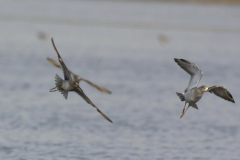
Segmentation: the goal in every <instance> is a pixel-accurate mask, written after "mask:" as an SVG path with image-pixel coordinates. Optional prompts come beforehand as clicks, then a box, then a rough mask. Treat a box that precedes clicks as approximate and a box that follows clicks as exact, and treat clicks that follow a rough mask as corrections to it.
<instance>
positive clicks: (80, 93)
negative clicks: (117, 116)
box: [75, 87, 113, 123]
mask: <svg viewBox="0 0 240 160" xmlns="http://www.w3.org/2000/svg"><path fill="white" fill-rule="evenodd" d="M75 92H76V93H77V94H78V95H80V96H81V97H82V98H83V99H84V100H85V101H86V102H87V103H89V104H91V105H92V106H93V107H94V108H95V109H96V110H97V111H98V112H99V113H100V114H101V115H102V116H103V117H104V118H105V119H106V120H108V121H109V122H111V123H113V122H112V120H111V119H110V118H108V117H107V116H106V115H105V114H104V113H102V112H101V111H100V110H99V109H98V108H97V107H96V106H95V105H94V104H93V103H92V101H91V100H90V99H89V98H88V97H87V96H86V95H85V93H84V92H83V90H82V89H81V88H80V87H78V88H77V89H76V90H75Z"/></svg>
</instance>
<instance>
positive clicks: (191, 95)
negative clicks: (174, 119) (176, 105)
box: [174, 58, 235, 118]
mask: <svg viewBox="0 0 240 160" xmlns="http://www.w3.org/2000/svg"><path fill="white" fill-rule="evenodd" d="M174 60H175V62H176V63H177V64H178V65H179V66H180V67H181V68H182V69H184V70H185V71H186V72H187V73H189V74H190V75H191V79H190V81H189V84H188V87H187V88H186V89H185V91H184V93H178V92H177V95H178V96H179V98H180V99H181V100H182V101H185V106H186V104H187V103H188V107H187V109H188V108H189V107H190V106H192V107H193V108H196V109H198V107H197V104H196V103H197V102H198V101H199V100H200V99H201V98H202V96H203V94H204V93H205V92H210V93H214V94H215V95H217V96H219V97H221V98H223V99H225V100H228V101H231V102H233V103H235V101H234V99H233V97H232V95H231V93H230V92H228V90H227V89H226V88H224V87H222V86H212V87H209V88H208V87H207V86H205V85H202V86H201V87H197V86H198V83H199V82H200V80H201V78H202V76H203V72H202V70H201V69H200V68H199V67H198V66H197V65H196V64H194V63H191V62H189V61H187V60H185V59H177V58H174ZM185 106H184V108H183V113H182V115H181V117H180V118H182V116H183V115H184V114H185V113H186V111H187V109H186V110H185Z"/></svg>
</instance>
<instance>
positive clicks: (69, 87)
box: [62, 81, 74, 91]
mask: <svg viewBox="0 0 240 160" xmlns="http://www.w3.org/2000/svg"><path fill="white" fill-rule="evenodd" d="M62 89H64V90H65V91H72V90H73V89H74V87H73V86H72V85H71V82H69V81H63V83H62Z"/></svg>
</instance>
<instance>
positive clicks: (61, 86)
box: [50, 38, 112, 123]
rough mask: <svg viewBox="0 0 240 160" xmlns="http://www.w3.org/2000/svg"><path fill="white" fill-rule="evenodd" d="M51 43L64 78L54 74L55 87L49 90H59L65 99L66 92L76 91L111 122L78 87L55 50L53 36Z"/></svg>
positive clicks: (77, 83)
mask: <svg viewBox="0 0 240 160" xmlns="http://www.w3.org/2000/svg"><path fill="white" fill-rule="evenodd" d="M52 44H53V47H54V49H55V51H56V53H57V55H58V60H59V63H60V65H61V67H62V70H63V74H64V79H62V78H61V77H59V76H58V75H56V77H55V82H56V83H55V84H56V87H54V88H52V89H51V90H50V92H55V91H59V92H61V93H62V94H63V96H64V97H65V98H66V99H67V97H68V92H71V91H74V92H75V93H77V94H78V95H80V96H81V97H82V98H83V99H84V100H85V101H86V102H87V103H89V104H90V105H92V106H93V107H94V108H95V109H96V110H97V111H98V112H99V113H100V114H101V115H102V116H103V117H104V118H105V119H106V120H108V121H109V122H111V123H112V121H111V120H110V119H109V118H108V117H107V116H106V115H105V114H103V113H102V112H101V111H100V110H99V109H98V108H97V107H96V106H95V105H94V104H93V103H92V101H91V100H90V99H89V98H88V97H87V96H86V95H85V93H84V92H83V90H82V89H81V88H80V87H79V82H78V81H75V80H74V79H73V78H72V76H71V74H70V72H69V70H68V68H67V66H66V65H65V63H64V62H63V60H62V58H61V56H60V54H59V53H58V51H57V48H56V46H55V44H54V41H53V38H52Z"/></svg>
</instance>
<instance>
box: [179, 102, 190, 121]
mask: <svg viewBox="0 0 240 160" xmlns="http://www.w3.org/2000/svg"><path fill="white" fill-rule="evenodd" d="M185 105H186V103H185ZM189 107H190V104H189V105H188V107H187V109H188V108H189ZM184 109H185V106H184ZM187 109H186V110H183V113H182V115H181V117H180V118H182V117H183V115H184V114H185V113H186V111H187Z"/></svg>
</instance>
